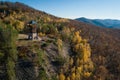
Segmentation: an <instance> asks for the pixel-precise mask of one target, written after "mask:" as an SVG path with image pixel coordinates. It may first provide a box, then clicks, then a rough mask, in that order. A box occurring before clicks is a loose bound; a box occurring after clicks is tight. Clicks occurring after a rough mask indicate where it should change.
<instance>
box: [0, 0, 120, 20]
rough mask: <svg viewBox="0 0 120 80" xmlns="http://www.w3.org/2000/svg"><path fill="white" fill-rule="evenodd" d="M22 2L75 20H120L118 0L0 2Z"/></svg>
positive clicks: (119, 0)
mask: <svg viewBox="0 0 120 80" xmlns="http://www.w3.org/2000/svg"><path fill="white" fill-rule="evenodd" d="M0 1H10V2H11V1H12V2H22V3H24V4H27V5H29V6H31V7H33V8H35V9H38V10H41V11H44V12H47V13H49V14H52V15H55V16H58V17H62V18H70V19H75V18H79V17H86V18H90V19H120V9H119V8H120V0H0Z"/></svg>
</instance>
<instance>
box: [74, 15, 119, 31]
mask: <svg viewBox="0 0 120 80" xmlns="http://www.w3.org/2000/svg"><path fill="white" fill-rule="evenodd" d="M76 20H78V21H81V22H85V23H89V24H93V25H96V26H100V27H105V28H116V29H120V20H115V19H87V18H84V17H82V18H77V19H76Z"/></svg>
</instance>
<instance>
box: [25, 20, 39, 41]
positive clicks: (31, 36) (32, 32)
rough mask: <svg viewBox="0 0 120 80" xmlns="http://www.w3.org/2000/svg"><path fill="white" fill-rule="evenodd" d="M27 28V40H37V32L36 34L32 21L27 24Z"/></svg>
mask: <svg viewBox="0 0 120 80" xmlns="http://www.w3.org/2000/svg"><path fill="white" fill-rule="evenodd" d="M27 27H28V30H29V31H28V32H29V33H28V39H29V40H38V32H37V29H38V27H37V23H36V22H35V21H34V20H32V21H30V22H29V23H28V24H27Z"/></svg>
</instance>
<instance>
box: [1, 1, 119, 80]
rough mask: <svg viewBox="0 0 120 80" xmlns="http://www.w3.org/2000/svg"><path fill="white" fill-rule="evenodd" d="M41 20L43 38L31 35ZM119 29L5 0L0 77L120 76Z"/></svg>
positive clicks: (92, 79)
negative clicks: (33, 23) (30, 24)
mask: <svg viewBox="0 0 120 80" xmlns="http://www.w3.org/2000/svg"><path fill="white" fill-rule="evenodd" d="M31 20H34V21H36V22H37V26H38V29H39V30H38V36H39V37H40V38H41V39H42V40H41V41H39V40H37V41H32V40H28V39H26V38H27V37H26V36H27V33H28V29H27V23H28V22H29V21H31ZM119 35H120V30H119V29H109V28H100V27H97V26H94V25H90V24H86V23H82V22H78V21H76V20H70V19H65V18H58V17H56V16H53V15H51V14H48V13H45V12H42V11H39V10H36V9H33V8H31V7H29V6H27V5H25V4H23V3H19V2H15V3H11V2H0V80H119V79H120V63H119V61H120V36H119Z"/></svg>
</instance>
